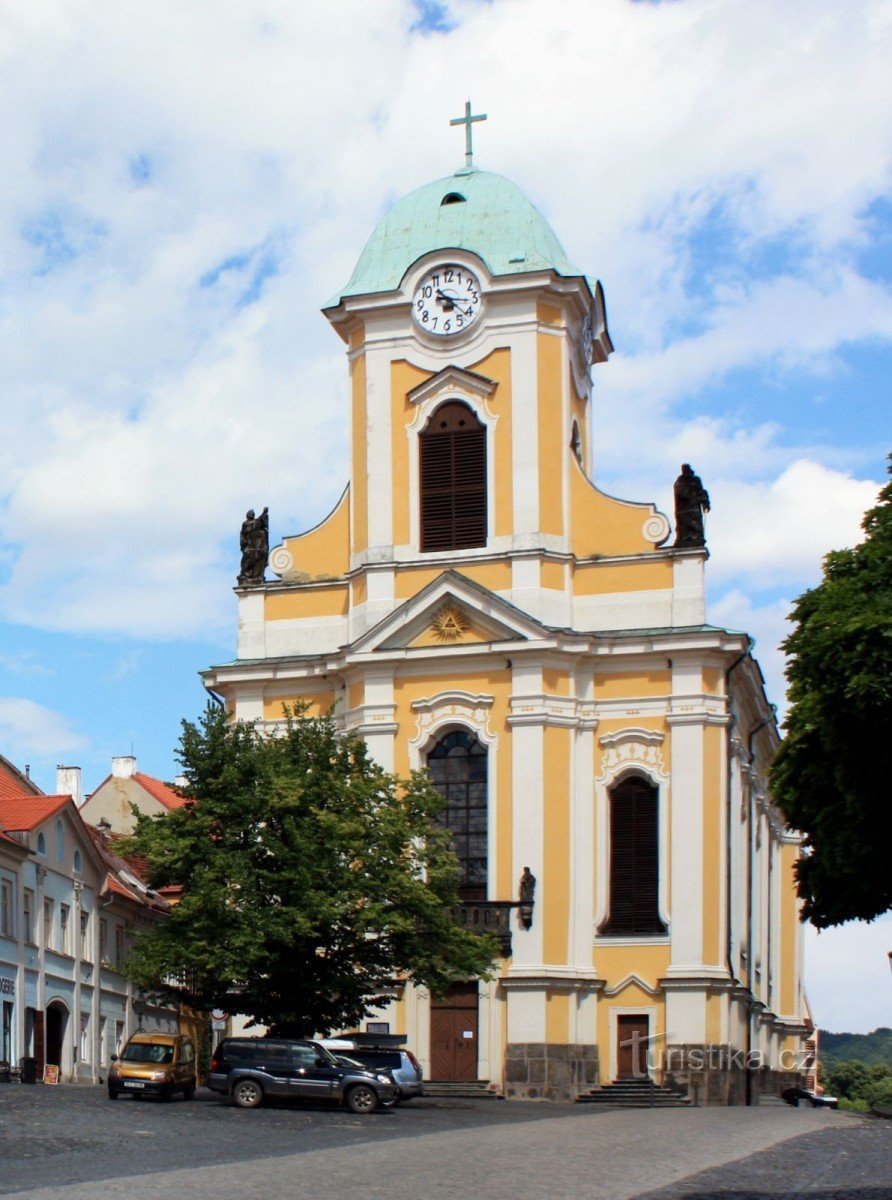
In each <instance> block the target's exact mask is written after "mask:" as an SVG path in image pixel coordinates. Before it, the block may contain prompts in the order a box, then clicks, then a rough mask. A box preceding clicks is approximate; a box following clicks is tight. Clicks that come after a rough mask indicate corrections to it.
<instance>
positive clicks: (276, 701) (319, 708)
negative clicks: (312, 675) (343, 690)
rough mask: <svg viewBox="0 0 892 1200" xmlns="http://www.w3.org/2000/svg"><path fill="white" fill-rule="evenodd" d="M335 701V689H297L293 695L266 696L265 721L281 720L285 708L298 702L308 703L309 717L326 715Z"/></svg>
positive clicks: (264, 706)
mask: <svg viewBox="0 0 892 1200" xmlns="http://www.w3.org/2000/svg"><path fill="white" fill-rule="evenodd" d="M334 702H335V693H334V692H333V691H322V692H300V691H295V693H294V695H292V696H276V697H274V698H272V699H268V698H266V697H264V700H263V719H264V721H280V720H281V719H282V717H284V715H285V708H286V706H287V707H288V708H294V706H295V705H296V704H298V703H300V704H306V705H307V710H306V713H305V715H306V716H308V717H324V716H325V715H326V714H327V713H328V712H330V710H331V707H332V705H333V704H334Z"/></svg>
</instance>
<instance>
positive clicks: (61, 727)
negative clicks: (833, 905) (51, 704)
mask: <svg viewBox="0 0 892 1200" xmlns="http://www.w3.org/2000/svg"><path fill="white" fill-rule="evenodd" d="M0 745H2V746H3V753H4V755H6V757H7V758H9V759H11V760H12V761H18V760H20V759H21V756H22V755H24V754H46V755H50V754H62V753H66V752H67V751H69V750H80V749H81V748H82V747H84V746H86V745H87V739H86V738H84V737H82V736H81V735H80V734H78V733H75V732H74V730H73V729H71V727H70V726H69V724H68V721H67V719H66V718H65V717H63V716H62V715H61V714H60V713H57V712H53V710H52V709H50V708H45V707H44V706H43V705H42V704H35V703H34V701H33V700H24V699H22V698H21V697H17V696H4V697H0Z"/></svg>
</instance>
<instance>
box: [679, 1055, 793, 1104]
mask: <svg viewBox="0 0 892 1200" xmlns="http://www.w3.org/2000/svg"><path fill="white" fill-rule="evenodd" d="M801 1082H802V1081H801V1077H800V1076H799V1075H798V1074H797V1073H796V1072H795V1071H776V1070H772V1069H770V1068H768V1067H762V1068H760V1069H757V1070H753V1071H752V1072H750V1103H751V1104H758V1103H759V1097H760V1096H761V1095H766V1096H779V1095H780V1094H781V1092H782V1091H783V1090H784V1088H787V1087H791V1086H792V1085H793V1084H800V1085H801ZM663 1083H664V1084H668V1085H669V1086H670V1087H676V1088H678V1089H680V1090H681V1091H683V1092H686V1093H687V1096H688V1099H689V1100H691V1101H692V1103H694V1104H704V1105H722V1104H725V1105H731V1104H735V1105H736V1104H741V1105H743V1104H746V1102H747V1069H746V1060H745V1055H744V1054H743V1052H742V1051H741V1050H737V1049H735V1048H734V1047H733V1046H727V1045H709V1044H704V1045H676V1046H667V1047H666V1049H665V1051H664V1055H663Z"/></svg>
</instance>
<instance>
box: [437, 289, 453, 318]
mask: <svg viewBox="0 0 892 1200" xmlns="http://www.w3.org/2000/svg"><path fill="white" fill-rule="evenodd" d="M437 299H438V300H439V301H440V307H441V308H442V309H443V311H444V312H452V311H453V309H454V308H455V306H456V304H458V296H447V295H446V293H445V292H444V291H443V290H442V288H437Z"/></svg>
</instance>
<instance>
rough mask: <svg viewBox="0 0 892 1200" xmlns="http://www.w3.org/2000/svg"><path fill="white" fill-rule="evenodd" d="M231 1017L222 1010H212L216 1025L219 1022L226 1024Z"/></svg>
mask: <svg viewBox="0 0 892 1200" xmlns="http://www.w3.org/2000/svg"><path fill="white" fill-rule="evenodd" d="M228 1017H229V1013H225V1012H224V1011H223V1009H222V1008H212V1009H211V1020H212V1021H213V1022H214V1024H216V1023H217V1022H218V1021H223V1022H225V1021H226V1020H227V1019H228Z"/></svg>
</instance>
